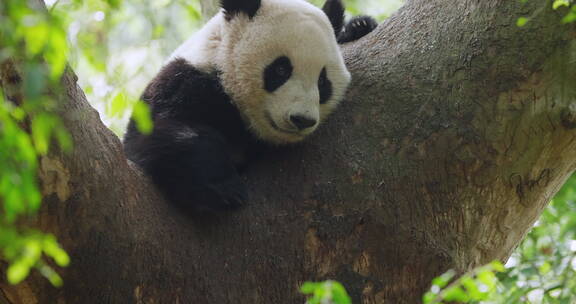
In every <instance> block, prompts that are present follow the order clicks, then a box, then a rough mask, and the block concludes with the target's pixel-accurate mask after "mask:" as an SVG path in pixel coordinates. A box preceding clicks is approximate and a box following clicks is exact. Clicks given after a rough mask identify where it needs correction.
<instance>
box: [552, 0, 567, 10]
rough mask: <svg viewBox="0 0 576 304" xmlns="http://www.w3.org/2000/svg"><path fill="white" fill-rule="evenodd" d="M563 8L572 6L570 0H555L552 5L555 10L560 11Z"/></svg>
mask: <svg viewBox="0 0 576 304" xmlns="http://www.w3.org/2000/svg"><path fill="white" fill-rule="evenodd" d="M561 6H570V2H569V1H568V0H554V3H552V8H553V9H558V8H559V7H561Z"/></svg>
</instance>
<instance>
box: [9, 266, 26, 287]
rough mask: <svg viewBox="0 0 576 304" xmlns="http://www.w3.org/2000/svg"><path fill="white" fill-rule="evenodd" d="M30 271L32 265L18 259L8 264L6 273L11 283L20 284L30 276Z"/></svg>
mask: <svg viewBox="0 0 576 304" xmlns="http://www.w3.org/2000/svg"><path fill="white" fill-rule="evenodd" d="M28 273H30V266H29V265H28V264H26V263H25V262H23V261H18V262H16V263H12V264H10V266H8V271H7V273H6V275H7V278H8V282H9V283H10V284H18V283H20V282H22V281H23V280H24V279H25V278H26V277H27V276H28Z"/></svg>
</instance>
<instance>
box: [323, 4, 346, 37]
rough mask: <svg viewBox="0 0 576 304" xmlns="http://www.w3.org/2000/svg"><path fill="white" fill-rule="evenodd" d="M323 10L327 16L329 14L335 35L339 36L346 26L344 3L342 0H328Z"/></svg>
mask: <svg viewBox="0 0 576 304" xmlns="http://www.w3.org/2000/svg"><path fill="white" fill-rule="evenodd" d="M322 10H323V11H324V13H325V14H326V16H328V19H330V23H332V27H333V28H334V35H336V37H338V35H340V32H342V27H343V26H344V5H343V4H342V0H326V3H324V6H323V7H322Z"/></svg>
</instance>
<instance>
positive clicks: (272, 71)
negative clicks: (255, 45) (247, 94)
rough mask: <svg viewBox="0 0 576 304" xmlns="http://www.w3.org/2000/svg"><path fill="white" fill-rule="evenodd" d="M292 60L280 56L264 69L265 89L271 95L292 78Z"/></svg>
mask: <svg viewBox="0 0 576 304" xmlns="http://www.w3.org/2000/svg"><path fill="white" fill-rule="evenodd" d="M292 70H293V67H292V63H291V62H290V58H288V57H286V56H280V57H278V58H276V60H274V61H273V62H272V63H271V64H269V65H268V66H266V68H265V69H264V75H263V77H264V89H265V90H266V91H268V92H270V93H272V92H274V91H276V89H278V88H279V87H281V86H282V85H283V84H284V83H286V81H288V79H290V76H292Z"/></svg>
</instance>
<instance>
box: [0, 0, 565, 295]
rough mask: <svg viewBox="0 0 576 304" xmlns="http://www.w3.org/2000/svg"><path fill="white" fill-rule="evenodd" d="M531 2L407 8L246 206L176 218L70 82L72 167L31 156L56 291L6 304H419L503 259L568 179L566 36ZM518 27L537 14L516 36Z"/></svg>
mask: <svg viewBox="0 0 576 304" xmlns="http://www.w3.org/2000/svg"><path fill="white" fill-rule="evenodd" d="M548 6H550V5H547V6H546V7H544V3H543V2H541V1H534V0H531V1H528V3H527V4H525V5H523V4H521V3H520V2H519V1H509V0H482V1H477V0H461V1H449V0H432V1H430V0H412V1H408V3H407V4H406V5H405V6H404V7H403V8H401V9H400V11H399V12H397V13H396V14H395V15H393V16H392V17H391V18H389V19H388V20H386V21H385V22H384V23H383V24H381V25H380V26H379V27H378V28H377V29H376V30H375V32H373V33H372V34H370V35H368V36H367V37H365V38H363V39H361V40H359V41H357V42H356V43H353V44H349V45H346V46H345V47H344V54H345V58H346V61H347V64H348V67H349V69H350V71H351V72H352V74H353V79H354V80H353V84H352V86H351V88H350V90H349V93H348V97H347V99H346V101H345V102H344V103H343V104H342V106H341V108H340V109H339V110H338V111H337V112H336V113H335V114H334V116H332V117H331V118H330V119H329V121H328V122H327V124H326V125H325V126H323V127H322V128H321V130H319V131H318V133H317V134H315V135H314V136H313V137H312V138H310V140H308V141H307V142H306V143H304V144H302V145H299V146H296V147H291V148H287V149H285V151H284V152H283V153H281V154H278V155H270V156H267V158H266V159H264V160H262V161H260V162H258V163H257V164H256V165H255V166H253V167H251V168H250V169H249V171H248V172H247V174H246V175H245V179H246V182H247V183H248V184H249V188H250V189H251V200H250V202H249V205H248V206H247V207H246V208H243V209H241V210H239V211H237V212H230V213H227V214H222V215H220V216H213V217H192V218H191V217H187V216H185V215H183V214H180V213H179V212H178V211H176V210H175V209H173V208H172V206H171V205H169V204H168V203H167V202H165V201H164V200H163V199H162V198H161V197H160V195H159V194H158V193H157V192H156V190H155V189H154V187H153V186H152V184H151V183H150V181H149V180H148V179H147V178H146V177H145V176H144V175H143V174H142V173H141V172H140V171H139V170H138V169H137V168H136V167H134V165H132V164H131V163H129V162H128V161H127V160H126V159H125V157H124V155H123V152H122V146H121V143H120V141H119V139H118V138H117V137H116V136H115V135H114V134H112V132H110V131H109V130H108V129H106V127H104V126H103V124H102V123H101V122H100V120H99V117H98V114H97V112H96V111H95V110H93V109H92V108H91V107H90V106H89V105H88V103H87V102H86V99H85V96H84V94H83V93H82V91H81V89H80V88H79V87H78V86H77V85H76V79H75V78H74V76H73V74H72V73H71V72H70V73H67V74H66V76H65V77H64V79H63V81H62V84H63V87H64V88H65V94H62V95H61V96H60V100H61V105H62V109H61V117H62V119H63V120H64V122H65V123H66V125H67V127H68V128H69V130H70V132H71V133H72V136H73V139H74V142H75V149H74V151H73V153H70V154H64V153H60V152H58V151H54V152H52V153H51V154H50V155H49V156H47V157H44V158H42V160H41V170H40V172H39V176H40V179H41V181H42V183H43V191H44V195H45V200H44V205H43V208H42V211H41V213H40V214H39V216H38V218H37V226H38V227H39V228H41V229H43V230H45V231H50V232H52V233H54V234H56V235H57V236H58V238H59V240H60V241H61V242H62V243H63V244H64V247H65V249H66V250H67V251H68V252H69V253H70V255H71V256H72V263H71V265H70V266H69V267H68V268H66V269H62V270H61V271H60V272H61V274H62V276H63V277H64V282H65V285H64V287H63V288H60V289H55V288H52V287H50V286H49V285H48V283H47V282H46V280H44V279H42V278H40V277H39V275H32V277H31V278H29V279H28V280H27V281H26V282H25V283H23V284H20V285H17V286H7V285H5V284H3V285H0V287H1V289H2V290H3V292H4V294H5V296H6V298H7V299H8V300H9V301H11V303H219V304H220V303H303V302H304V298H303V296H301V295H299V293H298V288H299V286H300V285H301V284H302V282H304V281H306V280H324V279H335V280H338V281H340V282H342V283H343V284H344V285H345V286H346V288H347V289H348V291H349V292H350V294H351V296H352V299H353V303H384V302H386V303H418V302H420V299H421V295H422V293H423V292H424V291H425V290H426V289H427V288H428V286H429V283H430V280H431V279H432V278H433V277H434V276H436V275H438V274H440V273H442V272H444V271H446V270H447V269H449V268H454V269H457V270H458V271H460V272H463V271H466V270H469V269H471V268H473V267H476V266H479V265H481V264H484V263H487V262H489V261H491V260H494V259H499V260H502V261H505V260H506V259H507V258H508V257H509V255H510V253H511V252H512V250H513V249H514V248H515V247H516V246H517V244H518V243H519V242H520V241H521V239H522V238H523V236H524V235H525V234H526V232H527V231H528V230H529V229H530V228H531V227H532V225H533V223H534V222H535V220H536V219H537V218H538V216H539V215H540V213H541V211H542V209H543V208H544V207H545V206H546V205H547V203H548V202H549V200H550V199H551V198H552V196H553V195H554V193H556V191H557V190H558V189H559V188H560V186H561V185H562V184H563V182H564V181H565V180H566V179H567V177H568V176H569V175H570V174H571V173H572V171H573V170H574V169H575V165H576V149H575V148H576V129H575V127H576V92H575V91H576V88H575V85H574V84H575V83H576V72H575V71H576V68H575V66H576V60H575V58H576V43H575V42H574V40H575V38H576V28H575V26H574V24H572V25H562V24H561V23H560V18H561V16H562V11H553V10H551V9H549V8H548ZM520 16H531V17H532V19H531V20H530V22H529V23H528V24H527V25H526V26H524V27H517V26H516V25H515V24H516V20H517V18H518V17H520Z"/></svg>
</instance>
